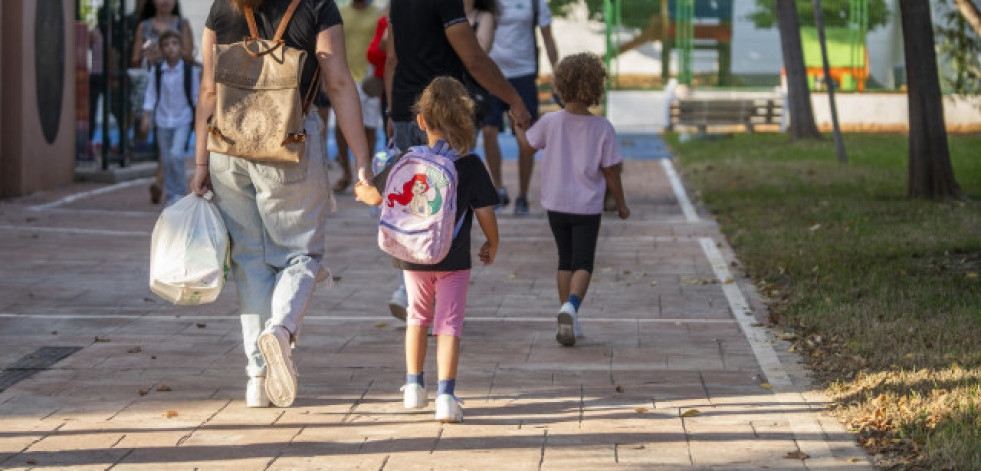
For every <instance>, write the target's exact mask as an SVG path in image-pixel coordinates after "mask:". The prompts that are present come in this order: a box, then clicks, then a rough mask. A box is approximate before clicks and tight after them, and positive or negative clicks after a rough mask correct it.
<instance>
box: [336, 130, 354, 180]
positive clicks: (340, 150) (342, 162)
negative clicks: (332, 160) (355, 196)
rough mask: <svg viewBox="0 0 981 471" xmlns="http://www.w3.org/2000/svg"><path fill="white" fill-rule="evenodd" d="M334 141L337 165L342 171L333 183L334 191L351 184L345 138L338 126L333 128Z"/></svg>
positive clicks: (349, 163)
mask: <svg viewBox="0 0 981 471" xmlns="http://www.w3.org/2000/svg"><path fill="white" fill-rule="evenodd" d="M334 142H336V143H337V159H336V160H337V165H339V166H340V167H341V172H343V173H342V174H341V177H340V178H338V179H337V183H335V184H334V191H336V192H342V191H344V190H346V189H347V187H348V186H350V185H351V162H350V159H349V158H348V155H347V154H348V146H347V139H345V138H344V133H343V132H341V127H340V126H337V127H335V128H334Z"/></svg>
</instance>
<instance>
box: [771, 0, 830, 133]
mask: <svg viewBox="0 0 981 471" xmlns="http://www.w3.org/2000/svg"><path fill="white" fill-rule="evenodd" d="M776 12H777V25H778V26H779V28H780V48H781V49H782V50H783V64H784V68H785V69H786V71H787V95H788V105H789V106H788V107H789V108H790V140H792V141H796V140H798V139H821V133H820V132H818V129H817V126H816V125H815V124H814V110H813V109H812V108H811V91H810V90H809V89H808V88H807V72H806V71H805V70H804V50H803V49H802V48H801V42H800V23H799V22H798V21H797V2H796V0H776Z"/></svg>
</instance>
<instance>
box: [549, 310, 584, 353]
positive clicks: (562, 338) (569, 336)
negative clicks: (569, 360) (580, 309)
mask: <svg viewBox="0 0 981 471" xmlns="http://www.w3.org/2000/svg"><path fill="white" fill-rule="evenodd" d="M558 323H559V332H558V333H557V334H555V340H556V341H558V342H559V343H560V344H562V345H563V346H566V347H571V346H573V345H575V344H576V337H578V336H577V335H576V328H575V326H576V324H578V323H579V319H577V318H576V308H574V307H572V303H565V304H563V305H562V308H561V309H559V315H558ZM581 333H582V332H581V330H580V334H581Z"/></svg>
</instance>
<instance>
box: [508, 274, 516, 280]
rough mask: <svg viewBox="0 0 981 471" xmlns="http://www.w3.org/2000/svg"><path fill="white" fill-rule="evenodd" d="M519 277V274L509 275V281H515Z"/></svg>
mask: <svg viewBox="0 0 981 471" xmlns="http://www.w3.org/2000/svg"><path fill="white" fill-rule="evenodd" d="M517 277H518V274H517V273H511V274H510V275H508V279H509V280H513V279H515V278H517Z"/></svg>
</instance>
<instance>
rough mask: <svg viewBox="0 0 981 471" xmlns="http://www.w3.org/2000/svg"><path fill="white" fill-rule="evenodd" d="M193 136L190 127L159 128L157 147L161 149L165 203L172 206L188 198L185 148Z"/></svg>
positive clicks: (157, 130)
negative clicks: (189, 137) (188, 139)
mask: <svg viewBox="0 0 981 471" xmlns="http://www.w3.org/2000/svg"><path fill="white" fill-rule="evenodd" d="M190 134H191V127H190V126H179V127H176V128H157V129H156V136H157V147H158V148H159V149H160V165H161V167H162V168H163V180H164V195H165V199H164V202H165V203H166V204H167V206H170V205H172V204H174V203H176V202H177V200H179V199H181V198H183V197H185V196H187V194H188V193H189V192H190V189H189V188H188V186H187V174H186V173H185V171H184V154H185V152H184V147H185V146H186V145H187V137H188V135H190Z"/></svg>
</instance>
